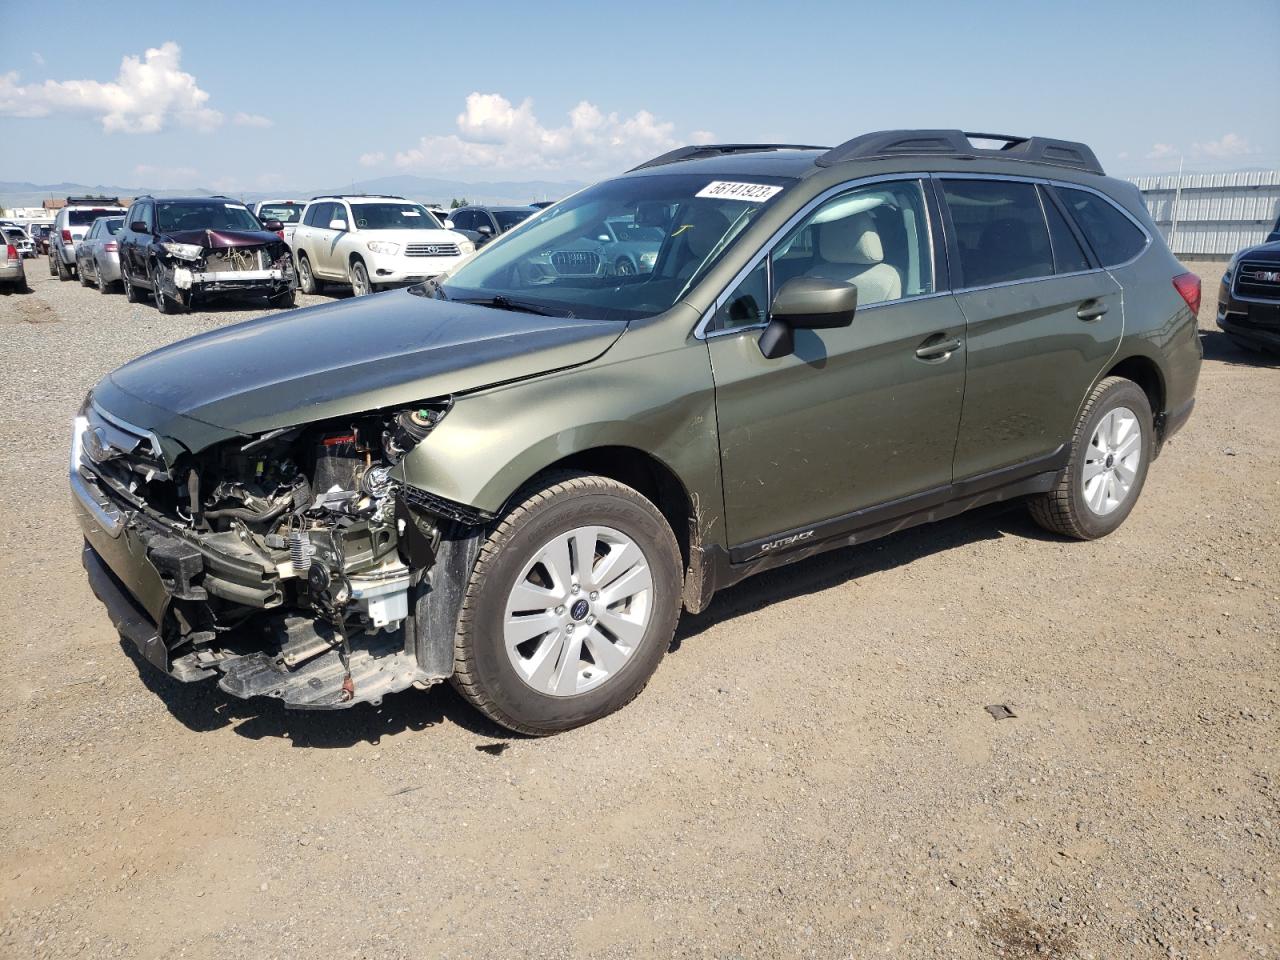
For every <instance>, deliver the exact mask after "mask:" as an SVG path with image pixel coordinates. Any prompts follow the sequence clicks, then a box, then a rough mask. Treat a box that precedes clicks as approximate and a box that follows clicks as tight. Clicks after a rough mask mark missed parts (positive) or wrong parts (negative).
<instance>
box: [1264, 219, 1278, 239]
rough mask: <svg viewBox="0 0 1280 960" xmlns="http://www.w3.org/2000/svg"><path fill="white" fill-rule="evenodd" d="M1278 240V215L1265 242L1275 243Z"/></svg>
mask: <svg viewBox="0 0 1280 960" xmlns="http://www.w3.org/2000/svg"><path fill="white" fill-rule="evenodd" d="M1277 240H1280V217H1276V225H1275V226H1274V227H1272V228H1271V233H1270V234H1269V235H1268V236H1267V243H1275V242H1276V241H1277Z"/></svg>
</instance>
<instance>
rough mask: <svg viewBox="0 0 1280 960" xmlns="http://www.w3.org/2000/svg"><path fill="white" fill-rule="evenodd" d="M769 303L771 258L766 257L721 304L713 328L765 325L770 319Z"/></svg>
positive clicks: (732, 328) (733, 328) (724, 328)
mask: <svg viewBox="0 0 1280 960" xmlns="http://www.w3.org/2000/svg"><path fill="white" fill-rule="evenodd" d="M769 303H770V296H769V258H768V257H765V258H764V259H763V260H761V261H760V262H759V263H758V264H756V266H755V268H754V269H753V270H752V271H751V272H750V273H749V274H747V275H746V277H744V278H743V281H742V282H741V283H740V284H738V286H737V288H736V289H735V290H734V291H733V295H732V296H730V297H729V299H728V300H726V301H725V302H724V303H723V304H721V306H720V309H719V310H717V311H716V316H715V322H714V323H713V324H712V328H713V329H715V330H736V329H738V328H739V327H754V326H758V325H760V324H762V323H765V322H767V321H768V319H769Z"/></svg>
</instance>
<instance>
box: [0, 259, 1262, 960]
mask: <svg viewBox="0 0 1280 960" xmlns="http://www.w3.org/2000/svg"><path fill="white" fill-rule="evenodd" d="M31 265H32V266H31V269H30V271H29V273H30V276H31V280H32V286H33V288H34V290H33V292H32V293H30V294H28V295H25V296H21V295H14V296H4V297H0V328H2V329H3V336H4V350H3V353H2V354H0V364H2V370H3V376H2V377H0V443H3V456H2V457H0V470H2V471H3V476H2V477H0V479H2V480H3V483H0V506H2V507H3V512H2V513H0V538H2V543H3V551H2V553H0V667H2V668H3V675H4V676H7V677H8V678H9V687H8V689H9V692H10V694H11V696H9V697H8V698H7V699H5V700H3V702H2V703H0V744H2V745H3V761H2V766H0V776H3V777H4V782H5V784H6V787H5V789H4V790H3V792H2V794H0V849H2V850H3V851H4V854H3V857H2V858H0V859H2V862H0V916H2V920H0V924H2V926H0V955H3V956H6V957H23V958H34V957H72V956H76V957H117V956H119V957H142V958H150V957H165V958H170V957H179V956H181V957H192V958H206V957H207V958H219V960H231V958H254V960H259V958H270V957H316V956H321V955H323V956H330V957H370V958H372V957H378V958H400V957H405V958H408V957H414V958H421V957H435V956H439V957H451V958H460V957H476V958H489V957H496V956H502V957H539V958H541V957H552V958H554V957H571V956H592V957H605V958H613V957H634V956H652V957H673V956H682V957H683V956H689V957H742V958H747V957H750V958H765V957H779V956H786V957H819V958H828V957H829V958H843V957H859V958H861V957H867V956H872V955H883V956H893V957H911V958H917V957H923V958H928V957H945V958H989V957H994V956H1003V957H1015V958H1016V957H1057V958H1068V957H1069V958H1099V960H1101V958H1107V960H1111V958H1118V957H1124V958H1155V957H1212V958H1218V957H1223V958H1234V957H1274V956H1276V955H1277V954H1278V953H1280V932H1278V931H1277V930H1276V925H1277V924H1280V911H1278V910H1277V889H1278V888H1280V779H1278V777H1280V771H1278V769H1277V764H1278V759H1277V743H1278V742H1280V736H1278V734H1280V669H1278V668H1280V629H1278V628H1280V582H1278V576H1277V569H1278V566H1277V559H1280V418H1277V416H1276V411H1277V410H1278V409H1280V371H1278V370H1277V369H1276V367H1275V365H1273V364H1269V363H1268V362H1266V361H1264V360H1262V359H1260V358H1258V357H1256V356H1254V355H1250V354H1246V353H1243V352H1241V351H1239V350H1237V349H1235V348H1233V347H1232V346H1230V345H1229V344H1228V343H1226V342H1225V341H1224V340H1223V338H1222V336H1221V335H1220V334H1218V333H1216V332H1214V331H1213V330H1212V323H1211V313H1212V303H1213V296H1214V293H1215V291H1216V278H1217V276H1219V274H1220V271H1221V265H1220V264H1203V265H1201V267H1200V269H1201V272H1202V273H1203V275H1204V276H1205V277H1206V278H1207V281H1208V282H1206V284H1205V301H1206V306H1205V308H1204V310H1203V311H1202V321H1201V323H1202V326H1203V327H1204V329H1205V331H1206V333H1205V336H1204V342H1205V350H1206V360H1205V365H1204V371H1203V376H1202V379H1201V384H1200V394H1199V406H1198V409H1197V411H1196V413H1195V416H1194V417H1193V419H1192V420H1191V422H1190V424H1189V425H1188V427H1187V428H1186V429H1185V430H1184V431H1183V433H1182V434H1180V435H1179V436H1178V437H1177V439H1176V440H1175V441H1174V442H1173V443H1172V444H1171V445H1170V446H1169V447H1168V448H1167V449H1166V451H1165V453H1164V455H1163V456H1162V457H1161V459H1160V460H1159V462H1158V463H1157V464H1155V466H1154V468H1153V470H1152V473H1151V475H1150V478H1149V480H1148V483H1147V487H1146V491H1145V492H1144V495H1143V500H1142V503H1141V504H1140V505H1139V507H1138V509H1137V510H1136V512H1135V513H1134V514H1133V516H1132V517H1131V518H1130V519H1129V521H1128V523H1127V524H1126V525H1125V526H1124V527H1123V528H1122V529H1121V530H1120V531H1119V532H1118V533H1117V534H1115V535H1114V536H1112V537H1110V538H1108V539H1106V540H1104V541H1100V542H1097V543H1068V542H1064V541H1062V540H1058V539H1054V538H1052V537H1049V536H1047V535H1045V534H1043V533H1042V532H1040V531H1039V530H1038V528H1036V527H1034V526H1033V525H1032V524H1031V523H1030V521H1029V520H1028V519H1027V517H1026V516H1025V513H1024V512H1023V511H1022V510H1021V509H1020V508H1019V507H1018V506H1016V505H1013V506H1003V507H1000V508H996V509H988V510H983V511H980V512H978V513H975V514H971V515H967V516H964V517H960V518H956V519H954V520H951V521H947V522H944V523H942V524H940V525H937V526H934V527H932V528H924V529H917V530H914V531H910V532H907V533H904V534H900V535H897V536H895V537H893V538H891V539H888V540H884V541H880V542H878V543H876V544H874V545H871V546H868V547H865V548H862V549H852V550H847V551H843V552H839V553H835V554H830V555H827V556H824V557H821V558H816V559H814V560H811V561H809V562H806V563H804V564H801V565H799V566H797V567H793V568H789V569H786V570H782V571H777V572H774V573H771V574H766V575H764V576H762V577H760V578H758V579H756V580H752V581H748V582H747V583H744V584H742V585H740V586H738V587H737V588H735V589H733V590H730V591H728V592H726V593H725V594H723V595H721V596H720V597H719V598H717V600H716V601H715V603H714V604H713V606H712V607H711V609H710V610H709V611H707V612H706V613H705V614H704V615H702V616H699V617H692V618H690V617H687V618H685V620H684V622H683V624H682V626H681V629H680V632H679V635H678V637H677V642H676V644H675V646H674V648H673V651H672V654H671V655H670V656H669V657H668V658H667V660H666V661H665V662H664V664H663V665H662V667H661V669H660V670H659V671H658V674H657V676H656V677H655V679H654V681H653V682H652V683H651V684H650V686H649V688H648V689H647V691H646V692H645V693H644V695H643V696H641V697H640V698H639V699H638V700H637V701H636V702H635V703H633V704H632V705H631V706H630V707H628V708H627V709H626V710H624V711H623V712H621V713H619V714H616V715H615V716H613V717H611V718H609V719H607V720H605V721H603V722H600V723H597V724H595V725H593V726H591V727H588V728H586V729H582V730H579V731H575V732H572V733H568V734H565V735H563V736H559V737H555V738H552V739H548V740H525V739H516V738H511V737H509V736H507V735H506V734H504V733H503V731H501V730H499V729H497V728H495V727H493V726H491V725H489V724H488V723H486V722H485V721H483V720H481V719H480V718H479V717H478V716H477V715H476V714H475V713H473V712H472V711H471V710H469V709H468V708H467V707H466V706H465V705H464V704H463V703H462V702H461V701H459V699H458V698H457V697H456V696H455V695H454V694H453V693H452V691H451V690H450V689H449V688H448V687H447V686H444V687H437V688H434V689H432V690H431V691H428V692H409V693H405V694H401V695H399V696H396V697H393V698H390V699H388V700H387V702H386V703H385V704H384V706H383V707H382V708H381V709H380V710H374V709H371V708H366V707H360V708H356V709H354V710H351V711H348V712H344V713H340V714H306V713H298V714H294V713H287V712H284V711H282V710H280V709H278V708H277V705H276V704H273V703H268V704H258V703H243V702H240V701H235V700H231V699H229V698H227V697H224V696H222V695H220V694H219V693H218V692H217V690H216V689H210V688H209V687H208V686H198V687H184V686H180V685H178V684H176V683H173V682H170V681H169V680H168V679H167V678H165V677H163V676H156V675H155V674H154V673H153V672H152V671H151V670H150V669H149V668H148V667H146V666H145V665H143V664H141V663H140V662H139V661H138V660H137V659H136V658H134V657H132V656H130V655H129V654H128V652H127V651H126V650H125V649H123V648H122V646H121V645H120V643H119V641H118V640H117V638H116V636H115V634H114V632H113V631H112V629H111V627H110V625H109V623H108V622H107V619H106V617H105V616H104V614H103V611H102V609H101V607H100V606H99V605H98V604H97V602H96V601H95V600H94V599H93V597H92V596H91V594H90V592H89V590H88V588H87V586H86V584H85V582H84V578H83V575H82V573H81V571H80V569H79V557H78V552H79V536H78V533H77V531H76V528H75V525H74V523H73V522H72V519H71V515H70V511H69V509H68V507H67V496H68V494H67V492H66V487H65V480H64V469H65V468H64V462H65V451H66V445H67V439H68V436H67V435H68V427H69V421H70V418H71V416H72V414H73V412H74V410H75V408H76V407H77V405H78V404H79V402H80V401H81V399H82V398H83V396H84V394H85V391H86V390H87V389H88V387H89V386H91V385H92V383H93V382H94V381H95V380H97V379H98V378H99V377H100V376H101V375H102V374H103V373H105V372H106V371H107V370H109V369H111V368H112V367H114V366H116V365H117V364H119V363H121V362H122V361H124V360H126V359H128V358H129V357H131V356H134V355H136V354H138V353H141V352H143V351H144V350H147V349H150V348H152V347H154V346H157V345H159V344H162V343H166V342H168V341H171V340H175V339H177V338H179V337H183V336H187V335H189V334H192V333H196V332H199V331H202V330H207V329H210V328H212V327H216V326H221V325H225V324H230V323H235V322H237V321H238V320H241V319H244V318H245V317H247V316H249V315H250V313H249V312H248V311H239V312H237V311H234V310H226V311H220V312H214V313H208V312H202V313H200V314H196V315H190V316H182V317H176V318H170V317H162V316H159V315H158V314H156V312H155V311H154V310H152V309H151V308H150V307H148V306H142V305H138V306H131V305H129V304H126V303H125V301H124V299H123V297H121V296H119V295H115V296H110V297H103V296H100V295H99V294H98V293H97V292H96V291H94V290H89V289H84V288H81V287H80V286H78V285H75V284H70V283H59V282H58V281H57V280H54V279H51V278H49V277H47V276H46V275H45V271H44V269H43V261H39V260H37V261H31ZM304 299H317V300H318V299H320V298H304ZM1001 703H1002V704H1007V705H1009V706H1010V707H1011V708H1012V710H1013V712H1014V713H1015V714H1016V716H1015V717H1014V718H1011V719H1005V720H1000V721H993V720H992V718H991V717H990V716H989V715H988V714H987V713H986V712H985V711H984V709H983V708H984V707H985V706H987V705H989V704H1001Z"/></svg>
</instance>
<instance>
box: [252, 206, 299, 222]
mask: <svg viewBox="0 0 1280 960" xmlns="http://www.w3.org/2000/svg"><path fill="white" fill-rule="evenodd" d="M258 219H259V220H261V221H262V222H263V223H266V222H267V221H268V220H279V221H280V222H281V223H297V222H298V221H299V220H301V219H302V204H300V203H264V204H263V205H262V207H261V209H259V210H258Z"/></svg>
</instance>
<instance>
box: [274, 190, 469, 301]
mask: <svg viewBox="0 0 1280 960" xmlns="http://www.w3.org/2000/svg"><path fill="white" fill-rule="evenodd" d="M284 239H285V242H286V243H287V244H289V248H290V249H291V250H292V251H293V260H294V264H295V265H296V267H297V272H298V286H299V287H300V288H301V289H302V292H303V293H317V292H319V290H320V289H321V288H322V287H323V285H324V284H325V283H343V284H350V285H351V290H352V292H353V293H354V294H355V295H356V296H358V297H359V296H363V295H365V294H368V293H375V292H376V291H377V290H378V289H379V288H381V287H386V286H393V285H397V284H405V283H418V282H420V281H422V280H426V279H427V278H429V277H436V276H439V275H440V274H442V273H444V272H445V271H447V270H449V269H451V268H452V267H453V266H454V265H456V264H457V263H458V262H459V261H460V260H462V259H463V258H464V257H467V256H470V255H471V254H472V253H474V252H475V245H474V244H472V243H471V241H470V240H468V239H467V238H466V237H464V236H463V235H462V234H460V233H454V232H453V231H452V230H446V229H444V227H442V226H441V225H440V221H438V220H437V219H436V218H435V217H434V216H432V214H431V212H430V211H429V210H427V208H426V207H424V206H422V204H420V203H414V202H413V201H411V200H406V199H404V198H403V197H378V196H363V195H359V196H355V195H344V196H332V197H315V198H314V199H312V200H311V202H310V203H308V204H307V208H306V210H304V211H303V213H302V220H301V222H299V223H298V224H297V225H296V226H289V225H286V226H285V231H284Z"/></svg>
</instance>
